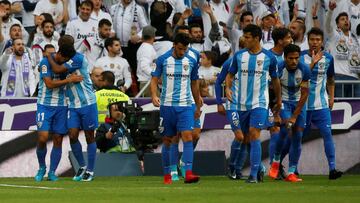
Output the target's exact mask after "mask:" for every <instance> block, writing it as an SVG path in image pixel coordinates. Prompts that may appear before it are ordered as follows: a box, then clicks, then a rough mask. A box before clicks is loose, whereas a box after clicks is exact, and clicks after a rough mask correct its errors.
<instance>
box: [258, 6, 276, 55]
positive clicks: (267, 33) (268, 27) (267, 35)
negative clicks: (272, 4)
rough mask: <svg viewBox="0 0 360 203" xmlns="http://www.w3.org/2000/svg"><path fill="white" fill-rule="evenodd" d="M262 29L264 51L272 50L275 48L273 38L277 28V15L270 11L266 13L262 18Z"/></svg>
mask: <svg viewBox="0 0 360 203" xmlns="http://www.w3.org/2000/svg"><path fill="white" fill-rule="evenodd" d="M260 19H261V24H260V27H261V29H262V39H261V44H262V47H264V49H271V48H272V47H274V40H273V38H272V36H271V32H272V30H273V27H274V26H275V15H274V14H272V13H271V12H270V11H265V12H264V13H263V14H262V15H261V16H260Z"/></svg>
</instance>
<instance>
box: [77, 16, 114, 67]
mask: <svg viewBox="0 0 360 203" xmlns="http://www.w3.org/2000/svg"><path fill="white" fill-rule="evenodd" d="M98 24H99V27H98V32H96V34H95V36H94V37H89V38H85V39H84V40H83V43H82V44H81V45H80V48H79V52H81V53H84V55H85V57H86V59H87V61H88V62H89V69H90V72H91V70H92V69H93V68H94V65H95V62H96V60H97V59H99V58H101V57H104V56H107V51H106V49H105V45H104V43H105V40H106V39H107V38H109V37H110V35H111V22H110V21H109V20H108V19H101V20H100V21H99V23H98Z"/></svg>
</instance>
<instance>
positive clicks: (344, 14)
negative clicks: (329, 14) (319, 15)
mask: <svg viewBox="0 0 360 203" xmlns="http://www.w3.org/2000/svg"><path fill="white" fill-rule="evenodd" d="M343 16H345V17H349V15H348V14H347V13H346V12H341V13H339V15H338V16H336V18H335V22H336V24H338V23H339V20H340V18H341V17H343Z"/></svg>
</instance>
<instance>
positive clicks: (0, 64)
mask: <svg viewBox="0 0 360 203" xmlns="http://www.w3.org/2000/svg"><path fill="white" fill-rule="evenodd" d="M24 54H26V56H27V57H29V55H28V54H27V53H24ZM12 57H13V54H8V53H4V54H3V55H2V56H1V57H0V70H1V72H2V77H1V91H0V93H1V94H0V95H1V96H2V97H4V96H6V89H7V86H8V78H9V73H10V67H11V63H12ZM28 60H29V62H30V64H29V78H28V83H29V89H30V95H32V94H33V93H34V92H35V88H36V83H35V77H34V72H33V67H32V63H31V60H30V58H28ZM23 65H24V64H22V62H21V61H19V60H16V67H15V70H16V76H15V80H16V82H15V84H14V85H15V89H14V94H15V95H14V97H24V96H26V95H24V92H23V89H24V79H23V74H22V73H23V71H24V66H23Z"/></svg>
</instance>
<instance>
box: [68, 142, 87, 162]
mask: <svg viewBox="0 0 360 203" xmlns="http://www.w3.org/2000/svg"><path fill="white" fill-rule="evenodd" d="M70 146H71V150H72V152H73V153H74V156H75V158H76V161H77V162H78V164H79V165H80V167H85V161H84V155H83V153H82V147H81V143H80V142H79V141H77V142H76V143H74V144H71V145H70Z"/></svg>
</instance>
